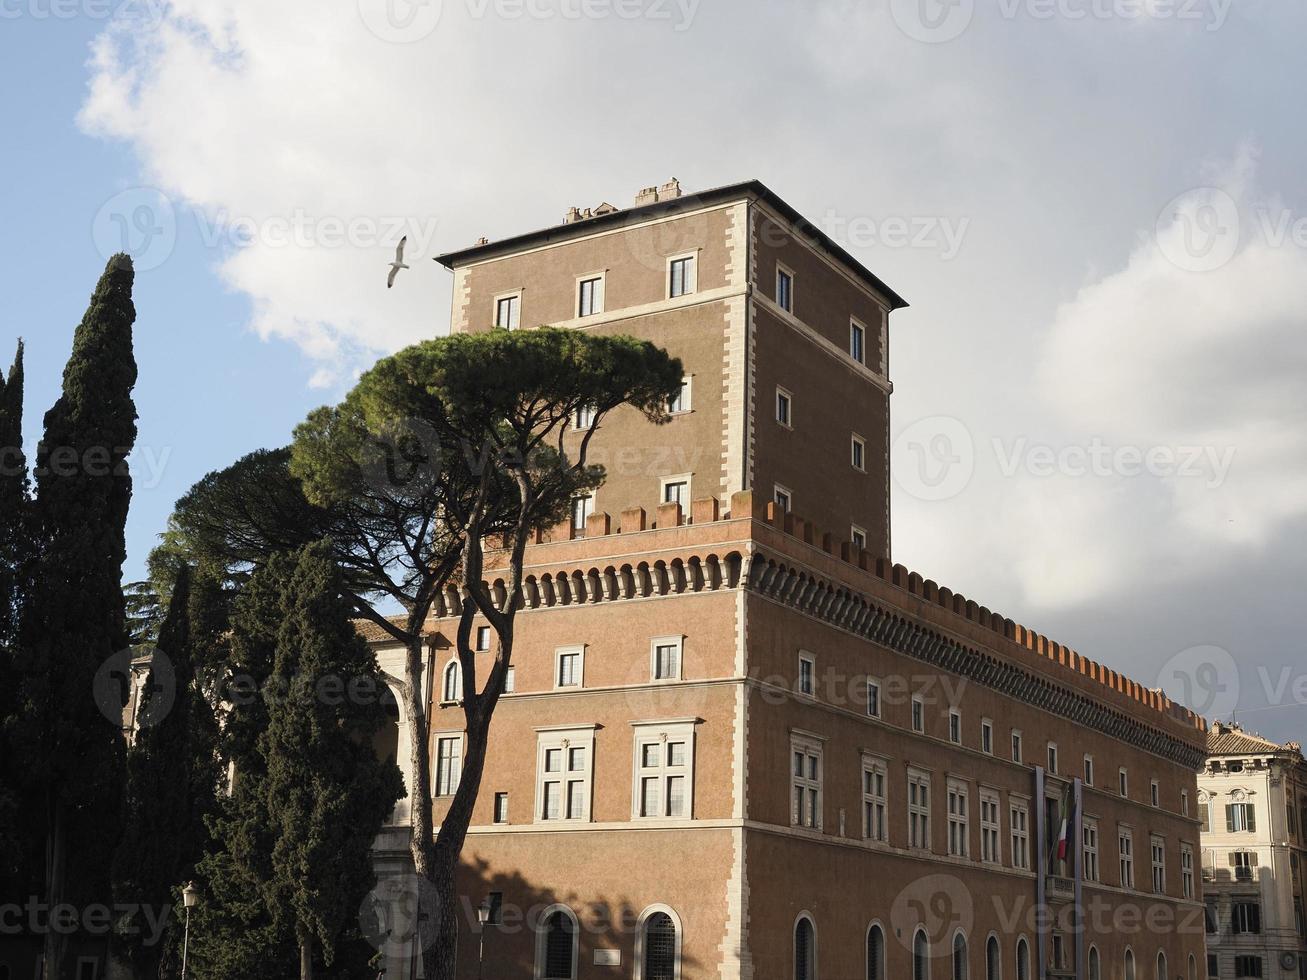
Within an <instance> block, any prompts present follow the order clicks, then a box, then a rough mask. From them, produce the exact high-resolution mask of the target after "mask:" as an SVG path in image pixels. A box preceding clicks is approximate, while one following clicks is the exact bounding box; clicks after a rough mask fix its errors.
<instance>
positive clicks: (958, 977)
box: [953, 932, 967, 980]
mask: <svg viewBox="0 0 1307 980" xmlns="http://www.w3.org/2000/svg"><path fill="white" fill-rule="evenodd" d="M953 980H967V937H966V936H964V935H962V933H961V932H959V933H957V934H956V935H955V936H954V937H953Z"/></svg>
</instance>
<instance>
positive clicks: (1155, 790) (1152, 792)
mask: <svg viewBox="0 0 1307 980" xmlns="http://www.w3.org/2000/svg"><path fill="white" fill-rule="evenodd" d="M1148 798H1149V800H1150V801H1151V802H1152V804H1153V806H1161V805H1162V790H1161V787H1159V786H1158V785H1157V780H1156V779H1154V780H1153V782H1152V783H1151V785H1150V787H1149V791H1148Z"/></svg>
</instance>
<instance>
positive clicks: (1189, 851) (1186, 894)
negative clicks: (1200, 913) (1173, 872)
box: [1180, 844, 1194, 898]
mask: <svg viewBox="0 0 1307 980" xmlns="http://www.w3.org/2000/svg"><path fill="white" fill-rule="evenodd" d="M1180 895H1181V897H1183V898H1193V897H1194V849H1193V847H1192V846H1191V845H1189V844H1181V845H1180Z"/></svg>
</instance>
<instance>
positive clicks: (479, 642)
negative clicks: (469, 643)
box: [476, 626, 491, 653]
mask: <svg viewBox="0 0 1307 980" xmlns="http://www.w3.org/2000/svg"><path fill="white" fill-rule="evenodd" d="M490 632H491V631H490V627H489V626H478V627H477V639H476V652H477V653H485V652H486V651H487V650H489V649H490V642H491V641H490ZM483 637H484V639H483Z"/></svg>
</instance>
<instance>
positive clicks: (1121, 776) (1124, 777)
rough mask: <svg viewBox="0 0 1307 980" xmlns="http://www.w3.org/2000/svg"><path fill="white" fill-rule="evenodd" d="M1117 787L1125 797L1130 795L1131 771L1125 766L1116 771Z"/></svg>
mask: <svg viewBox="0 0 1307 980" xmlns="http://www.w3.org/2000/svg"><path fill="white" fill-rule="evenodd" d="M1116 788H1117V791H1118V792H1119V793H1120V794H1121V796H1122V797H1123V798H1128V797H1129V796H1130V772H1129V771H1128V770H1127V769H1126V767H1125V766H1122V767H1121V768H1120V769H1118V770H1117V771H1116Z"/></svg>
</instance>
